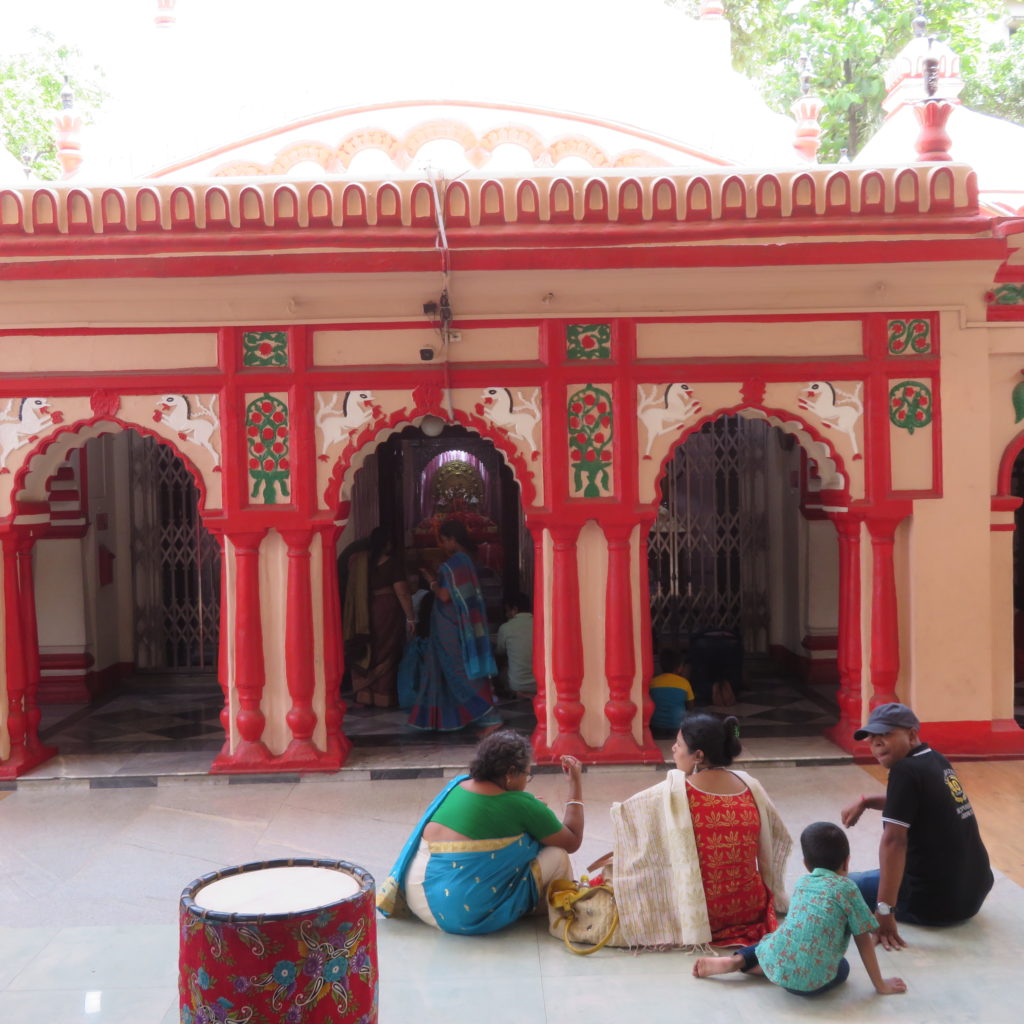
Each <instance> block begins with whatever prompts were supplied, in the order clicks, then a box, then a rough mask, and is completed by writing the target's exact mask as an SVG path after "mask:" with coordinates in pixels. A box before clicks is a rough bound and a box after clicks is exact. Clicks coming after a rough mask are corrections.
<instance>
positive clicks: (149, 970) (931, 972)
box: [0, 740, 1024, 1024]
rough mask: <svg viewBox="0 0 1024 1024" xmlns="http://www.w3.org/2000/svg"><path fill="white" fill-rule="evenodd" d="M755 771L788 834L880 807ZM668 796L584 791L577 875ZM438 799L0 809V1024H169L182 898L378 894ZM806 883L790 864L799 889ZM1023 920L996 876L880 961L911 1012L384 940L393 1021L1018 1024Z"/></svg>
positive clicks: (122, 794) (120, 794)
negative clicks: (217, 872)
mask: <svg viewBox="0 0 1024 1024" xmlns="http://www.w3.org/2000/svg"><path fill="white" fill-rule="evenodd" d="M780 742H788V743H790V744H792V743H795V742H798V741H794V740H789V741H772V740H754V741H751V744H750V747H751V751H749V752H750V753H753V748H754V747H755V745H756V744H759V743H760V744H767V745H771V744H773V743H780ZM800 742H802V741H800ZM821 742H824V741H821ZM755 771H756V774H757V776H758V777H759V778H760V779H761V781H762V782H763V783H764V785H765V786H766V788H767V790H768V791H769V793H771V794H772V796H773V798H774V800H775V801H776V803H777V805H778V807H779V809H780V811H781V813H782V815H783V817H784V818H785V820H786V821H787V823H788V824H789V826H790V828H791V830H792V831H793V832H794V833H798V832H799V831H800V830H801V829H802V828H803V826H804V825H806V824H807V823H808V822H810V821H813V820H819V819H831V820H837V818H838V815H839V811H840V808H841V807H842V806H843V805H844V804H845V803H847V802H849V800H850V799H852V798H853V797H855V796H856V795H857V794H859V793H861V792H864V791H870V790H871V789H872V787H875V788H876V789H877V788H879V783H878V782H877V781H876V780H875V779H873V778H872V777H871V776H870V775H869V774H868V773H866V772H865V771H864V770H862V769H861V768H859V767H857V766H854V765H852V764H849V763H847V764H837V765H832V766H828V765H815V766H807V765H797V766H793V767H782V766H770V765H761V766H758V767H757V768H756V769H755ZM366 774H368V772H367V773H366ZM439 774H440V773H439ZM659 777H660V776H659V774H658V772H657V771H655V770H654V769H652V768H647V769H640V768H635V769H605V768H600V769H593V770H591V771H588V772H587V774H586V776H585V778H584V796H585V798H586V802H587V836H586V840H585V842H584V845H583V847H582V849H581V850H580V851H579V853H578V854H577V855H576V856H575V857H574V860H575V863H576V864H577V867H579V866H581V865H585V864H586V863H588V862H589V861H590V860H592V859H594V858H596V857H597V856H599V855H600V854H602V853H604V852H605V851H606V850H607V849H608V848H609V846H610V838H611V830H610V819H609V813H608V808H609V806H610V803H611V802H612V801H614V800H619V799H623V798H624V797H626V796H628V795H629V794H631V793H633V792H635V791H636V790H638V789H640V788H642V787H644V786H647V785H650V784H651V783H652V782H653V781H655V780H656V779H657V778H659ZM438 786H439V783H438V780H437V779H436V778H411V779H401V780H382V781H370V780H369V779H368V778H366V777H364V776H363V774H362V773H360V774H356V773H350V774H348V775H346V774H345V773H339V774H338V775H335V776H312V777H306V778H303V779H302V780H301V781H299V780H294V779H281V780H278V781H276V782H269V781H264V780H259V779H245V780H242V779H239V780H237V782H235V783H229V782H228V781H227V780H224V779H213V778H205V777H194V776H193V777H189V776H177V777H175V776H165V777H161V778H160V779H159V784H158V785H152V786H141V787H132V788H127V789H122V788H113V789H109V788H90V786H89V785H88V783H87V781H86V780H82V781H81V782H74V781H71V780H63V781H57V780H55V781H52V782H50V783H46V784H38V785H25V786H19V787H18V788H17V789H16V790H14V791H10V792H5V793H0V836H2V837H3V838H2V843H0V1022H3V1024H37V1022H45V1024H170V1022H172V1021H176V1020H177V1019H178V1016H177V1000H176V984H177V948H178V936H177V928H176V920H177V905H178V898H179V894H180V892H181V890H182V888H183V887H185V886H186V885H187V884H188V883H189V882H191V881H192V880H193V879H195V878H197V877H199V876H200V875H202V874H205V873H207V872H209V871H211V870H214V869H216V868H219V867H222V866H226V865H230V864H238V863H245V862H248V861H260V860H266V859H271V858H277V857H332V858H341V859H347V860H351V861H354V862H356V863H359V864H361V865H363V866H365V867H366V868H367V869H368V870H369V871H370V872H371V873H372V874H373V875H374V876H375V877H376V878H378V879H381V878H383V877H384V876H385V875H386V873H387V870H388V868H389V867H390V865H391V863H392V861H393V859H394V857H395V855H396V852H397V851H398V849H399V848H400V846H401V844H402V843H403V841H404V840H405V838H406V835H407V834H408V831H409V829H410V827H411V826H412V824H413V823H414V821H415V820H416V819H417V818H418V816H419V814H420V813H421V811H422V808H423V807H424V806H425V804H426V803H427V802H428V801H429V800H430V799H431V798H432V796H433V795H434V794H435V793H436V791H437V789H438ZM532 787H533V789H534V791H535V792H537V793H538V795H540V796H542V797H544V798H546V799H548V800H549V802H551V803H552V804H554V805H555V806H557V805H558V804H559V803H560V801H561V799H562V798H563V782H562V780H561V779H560V778H559V777H558V776H556V775H552V774H541V775H538V776H537V778H536V779H535V780H534V782H533V784H532ZM979 817H980V818H981V821H982V826H983V828H984V827H985V819H984V817H983V816H982V814H981V812H980V811H979ZM878 835H879V823H878V819H877V816H873V819H872V820H868V819H865V820H864V821H862V823H861V824H860V825H858V826H857V827H856V828H855V829H853V830H852V831H851V833H850V838H851V843H852V846H853V860H854V866H855V867H869V866H872V865H873V864H874V863H876V862H877V861H876V857H877V842H878ZM800 870H801V869H800V865H799V863H798V860H797V858H796V857H793V858H791V860H790V863H789V866H788V871H787V875H788V879H789V882H790V884H792V882H793V881H795V879H796V878H797V876H798V875H799V873H800ZM1021 921H1024V890H1022V889H1021V888H1020V887H1019V886H1018V885H1016V884H1015V883H1013V882H1012V881H1010V880H1009V879H1008V878H1007V877H1005V876H1004V875H1003V874H1002V873H1000V874H999V876H998V878H997V882H996V889H995V891H994V892H993V894H992V896H991V898H990V899H989V901H988V903H987V904H986V906H985V908H984V910H983V912H982V914H981V915H979V917H978V918H976V919H975V920H974V921H971V922H969V923H967V924H965V925H962V926H959V927H956V928H951V929H944V930H926V929H920V928H910V927H908V928H906V929H905V933H904V934H905V937H906V938H907V939H908V941H909V942H910V946H909V948H908V949H906V950H904V951H902V952H900V953H898V954H890V953H885V952H882V953H880V957H881V960H882V965H883V971H884V972H885V973H886V974H887V975H892V974H898V975H899V976H902V977H903V978H904V979H905V980H906V981H907V984H908V986H909V991H908V993H907V994H906V995H903V996H892V997H887V998H882V997H878V996H875V995H874V994H873V992H872V990H871V987H870V985H869V983H868V981H867V978H866V976H865V974H864V973H863V970H862V969H861V967H860V966H859V964H858V963H856V961H855V960H854V961H853V970H852V972H851V977H850V981H849V982H848V983H847V984H846V985H844V986H842V987H841V988H840V989H839V990H837V991H835V992H834V993H830V994H829V995H827V996H824V997H822V998H820V999H818V1000H814V1001H805V1000H800V999H797V998H795V997H793V996H789V995H787V994H786V993H784V992H782V991H780V990H778V989H775V988H773V987H772V986H770V985H768V984H767V983H765V982H763V981H759V980H757V979H752V978H743V977H740V976H730V977H728V978H719V979H710V980H704V981H699V980H696V979H694V978H692V977H691V976H690V968H691V966H692V958H691V957H690V956H688V955H687V954H684V953H682V952H670V953H645V954H642V955H638V956H635V955H632V954H630V953H628V952H626V951H618V950H610V951H609V950H602V951H601V952H599V953H597V954H595V955H594V956H592V957H586V958H583V957H575V956H572V955H570V954H569V953H567V952H566V951H565V950H564V948H562V947H561V945H560V944H559V943H557V942H555V941H554V940H553V939H551V938H549V937H548V936H547V934H546V932H545V931H544V929H543V928H542V927H541V926H540V924H539V923H537V922H535V921H524V922H520V923H519V924H518V925H517V926H515V927H513V928H511V929H509V930H508V931H507V932H505V933H502V934H498V935H494V936H490V937H486V938H461V937H455V936H447V935H443V934H441V933H438V932H435V931H433V930H431V929H429V928H427V927H426V926H424V925H421V924H419V923H415V922H408V921H396V920H391V921H380V922H379V924H378V946H379V963H380V979H381V981H380V986H381V987H380V993H381V1011H380V1020H381V1022H382V1024H412V1022H416V1024H621V1022H622V1021H643V1022H644V1024H678V1022H679V1021H681V1020H695V1021H702V1020H703V1021H719V1020H720V1021H729V1022H730V1024H748V1022H749V1024H754V1022H776V1021H778V1022H781V1021H786V1022H788V1021H793V1020H801V1019H813V1020H815V1021H829V1022H832V1021H843V1020H850V1021H858V1022H859V1021H875V1020H878V1021H881V1020H885V1021H886V1022H887V1024H893V1022H900V1021H907V1022H935V1024H958V1022H978V1024H1010V1022H1016V1021H1019V1020H1020V1005H1021V1003H1022V1001H1024V971H1021V969H1020V963H1021V959H1022V956H1024V929H1022V928H1021Z"/></svg>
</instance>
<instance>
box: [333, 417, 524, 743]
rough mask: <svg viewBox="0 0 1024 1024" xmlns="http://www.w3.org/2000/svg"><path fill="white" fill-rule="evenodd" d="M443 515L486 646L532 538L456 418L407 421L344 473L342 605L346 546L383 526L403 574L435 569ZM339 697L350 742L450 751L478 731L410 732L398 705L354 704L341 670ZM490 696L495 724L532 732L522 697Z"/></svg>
mask: <svg viewBox="0 0 1024 1024" xmlns="http://www.w3.org/2000/svg"><path fill="white" fill-rule="evenodd" d="M447 519H456V520H459V521H460V522H462V523H463V524H464V525H465V526H466V528H467V531H468V533H469V535H470V537H471V539H472V540H473V542H474V543H475V545H476V552H475V554H474V563H475V569H476V574H477V577H478V579H479V582H480V588H481V591H482V594H483V598H484V602H485V605H486V615H487V629H488V633H489V636H490V640H491V643H492V647H493V645H494V642H495V640H496V636H497V631H498V628H499V627H500V626H501V624H502V623H503V621H504V619H505V603H506V599H507V598H508V597H509V596H510V595H514V594H520V593H521V594H524V595H532V593H533V544H532V541H531V539H530V537H529V535H528V533H527V531H526V528H525V525H524V519H523V512H522V504H521V501H520V494H519V486H518V484H517V483H516V481H515V479H514V477H513V474H512V471H511V470H510V469H509V467H508V465H507V464H506V463H505V461H504V459H503V458H502V456H501V455H500V453H499V452H498V451H497V449H496V448H495V447H494V445H493V444H492V443H491V442H490V441H488V440H486V439H484V438H482V437H480V436H479V435H478V434H475V433H473V432H472V431H469V430H467V429H465V428H464V427H461V426H458V425H454V424H452V425H445V426H444V427H443V428H442V429H440V430H439V432H438V433H436V434H433V435H428V434H426V433H424V431H423V430H422V429H421V428H419V427H407V428H405V429H404V430H402V431H401V432H399V433H397V434H394V435H392V436H391V437H389V438H388V439H387V440H385V441H383V442H381V444H380V445H378V447H377V448H376V450H375V451H374V452H373V453H372V454H370V455H369V456H367V458H366V460H365V462H364V463H363V465H362V467H361V468H360V469H359V471H358V472H357V474H356V476H355V478H354V482H353V488H352V504H351V514H350V518H349V522H348V525H347V527H346V529H345V532H344V534H343V535H342V538H341V542H340V544H339V549H340V557H339V578H340V582H341V586H342V588H343V593H342V603H343V604H344V601H345V594H344V589H345V588H346V587H347V584H348V572H347V565H346V563H347V557H346V552H348V551H351V550H353V546H354V545H355V546H358V545H360V544H362V543H364V542H365V539H366V538H367V537H368V536H369V534H370V531H371V530H373V529H374V527H376V526H378V525H380V526H382V527H384V528H385V529H386V530H387V531H388V534H389V536H390V539H391V543H392V548H393V550H394V551H396V552H399V553H400V554H401V560H402V562H403V564H404V567H405V570H406V574H407V576H410V577H411V578H412V579H415V577H416V573H417V571H418V570H420V569H425V570H427V571H428V572H430V573H436V571H437V568H438V566H439V565H440V564H441V562H443V561H444V559H445V555H444V553H443V552H442V551H441V549H440V547H439V546H438V534H437V530H438V527H439V526H440V525H441V523H443V522H444V521H445V520H447ZM410 585H411V586H416V585H417V584H415V583H411V584H410ZM421 585H425V579H424V581H423V583H422V584H421ZM418 631H419V635H420V636H425V634H426V633H427V632H428V631H429V618H424V617H421V621H420V622H419V625H418ZM350 655H351V652H349V656H350ZM496 689H497V687H496ZM502 691H503V692H504V687H502ZM406 692H407V690H406ZM342 695H343V696H344V697H345V698H346V701H347V702H348V704H349V712H348V714H347V715H346V718H345V732H346V734H347V735H348V736H349V737H350V739H351V740H352V741H353V743H354V744H355V745H356V746H361V747H372V746H375V745H380V746H394V745H396V744H419V745H422V744H434V745H436V744H439V743H440V744H443V745H444V746H445V747H446V748H450V747H454V746H469V747H471V746H473V745H474V744H475V743H476V740H477V732H478V730H476V729H474V728H473V727H472V726H470V727H467V728H465V729H463V730H459V731H455V732H445V733H435V732H417V731H415V730H412V729H409V728H407V727H406V720H407V719H408V716H409V712H408V710H407V709H406V710H402V709H401V708H364V707H360V706H357V705H355V704H354V703H353V701H352V691H351V680H350V673H349V672H346V682H345V684H343V688H342ZM497 696H498V699H499V707H500V710H501V713H502V717H503V719H504V721H505V724H506V725H508V726H511V727H513V728H516V729H518V730H520V731H522V732H525V733H527V734H529V733H530V732H532V731H533V729H534V726H535V724H536V720H535V718H534V715H533V708H532V704H531V703H530V701H529V699H526V698H517V697H516V696H515V695H513V694H512V693H508V692H506V693H505V697H504V699H503V698H502V696H501V694H500V693H499V694H497Z"/></svg>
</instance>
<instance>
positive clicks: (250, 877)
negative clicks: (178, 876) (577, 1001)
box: [194, 865, 360, 916]
mask: <svg viewBox="0 0 1024 1024" xmlns="http://www.w3.org/2000/svg"><path fill="white" fill-rule="evenodd" d="M359 891H360V885H359V881H358V879H356V878H353V877H352V875H350V874H348V872H346V871H336V870H334V869H332V868H322V867H304V866H301V865H295V866H292V867H280V868H260V869H258V870H256V871H243V872H241V873H240V874H237V875H228V877H227V878H218V879H217V880H216V881H215V882H211V883H210V884H209V885H204V886H203V888H202V889H200V890H199V891H198V892H197V893H196V894H195V897H194V900H195V904H196V906H197V907H198V908H199V909H201V910H212V911H216V912H218V913H222V914H243V915H251V916H257V915H260V914H295V913H299V912H301V911H303V910H312V909H314V908H315V907H324V906H327V905H328V904H331V903H341V902H343V901H344V900H347V899H350V898H351V897H353V896H355V895H356V894H357V893H358V892H359Z"/></svg>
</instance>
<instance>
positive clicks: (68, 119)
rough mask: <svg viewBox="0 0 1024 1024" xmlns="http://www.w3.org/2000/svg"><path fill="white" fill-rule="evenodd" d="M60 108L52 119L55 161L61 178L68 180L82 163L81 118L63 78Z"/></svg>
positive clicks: (68, 85) (69, 85) (72, 95)
mask: <svg viewBox="0 0 1024 1024" xmlns="http://www.w3.org/2000/svg"><path fill="white" fill-rule="evenodd" d="M60 106H61V109H60V110H58V111H57V113H56V115H55V117H54V123H55V124H56V126H57V159H58V160H59V161H60V166H61V168H62V169H63V171H64V173H63V174H62V175H61V178H64V179H66V178H70V177H71V176H72V175H73V174H74V173H75V171H77V170H78V166H79V164H81V162H82V142H81V139H80V138H79V132H81V130H82V118H81V116H80V115H79V114H77V113H76V112H75V94H74V92H73V90H72V88H71V84H70V83H69V82H68V78H67V75H65V76H64V88H63V89H61V91H60Z"/></svg>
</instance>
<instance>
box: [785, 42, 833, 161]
mask: <svg viewBox="0 0 1024 1024" xmlns="http://www.w3.org/2000/svg"><path fill="white" fill-rule="evenodd" d="M797 66H798V68H799V75H800V96H799V97H798V98H797V99H796V100H795V101H794V102H793V105H792V106H791V107H790V108H789V109H790V110H791V111H792V112H793V116H794V117H795V118H796V138H795V139H794V140H793V147H794V148H795V149H796V151H797V152H798V153H799V154H800V155H801V156H802V157H803V158H804V159H805V160H806V161H807V162H808V163H812V164H813V163H816V162H817V159H818V150H819V149H821V122H820V121H819V120H818V118H819V117H821V112H822V110H823V109H824V107H825V104H824V103H823V102H822V101H821V100H820V99H819V98H818V97H817V96H815V95H814V93H813V92H811V75H812V70H811V59H810V57H808V56H807V54H801V56H800V59H799V61H798V62H797Z"/></svg>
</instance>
